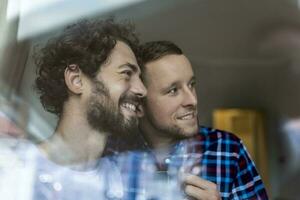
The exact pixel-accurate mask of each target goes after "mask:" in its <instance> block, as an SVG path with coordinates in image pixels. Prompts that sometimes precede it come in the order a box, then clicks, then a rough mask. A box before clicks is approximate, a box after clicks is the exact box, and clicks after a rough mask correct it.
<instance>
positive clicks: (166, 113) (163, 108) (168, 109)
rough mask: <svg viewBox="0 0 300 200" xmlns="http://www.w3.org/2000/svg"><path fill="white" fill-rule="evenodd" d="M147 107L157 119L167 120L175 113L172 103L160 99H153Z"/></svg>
mask: <svg viewBox="0 0 300 200" xmlns="http://www.w3.org/2000/svg"><path fill="white" fill-rule="evenodd" d="M148 109H150V110H149V112H151V113H152V116H153V117H154V118H155V119H156V120H159V121H169V120H170V119H171V118H173V116H174V115H175V113H176V108H175V107H174V105H172V104H170V103H168V102H162V101H155V102H154V103H152V104H151V105H149V106H148Z"/></svg>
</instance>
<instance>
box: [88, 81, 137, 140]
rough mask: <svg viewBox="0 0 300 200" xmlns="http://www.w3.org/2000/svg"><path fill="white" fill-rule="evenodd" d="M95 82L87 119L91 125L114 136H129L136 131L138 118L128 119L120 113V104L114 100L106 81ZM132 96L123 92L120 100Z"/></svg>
mask: <svg viewBox="0 0 300 200" xmlns="http://www.w3.org/2000/svg"><path fill="white" fill-rule="evenodd" d="M93 83H94V88H93V91H92V96H91V97H90V99H89V101H88V107H87V120H88V123H89V124H90V126H91V127H92V128H93V129H95V130H97V131H99V132H105V133H107V134H109V135H112V136H127V135H130V134H131V132H136V131H137V129H138V128H137V127H138V119H137V118H136V117H131V118H130V119H126V118H125V117H124V116H123V114H122V113H120V109H119V105H118V104H115V103H114V101H113V100H112V98H111V96H110V94H109V90H108V88H107V87H106V86H105V85H104V83H103V82H101V81H98V80H94V82H93ZM132 98H133V97H132V96H129V95H126V94H123V95H121V97H120V99H119V102H120V103H121V102H122V101H124V99H132Z"/></svg>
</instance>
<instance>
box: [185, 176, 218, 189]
mask: <svg viewBox="0 0 300 200" xmlns="http://www.w3.org/2000/svg"><path fill="white" fill-rule="evenodd" d="M183 182H184V183H185V184H188V185H194V186H196V187H200V188H202V189H207V190H217V185H216V184H215V183H213V182H211V181H208V180H205V179H203V178H200V177H198V176H196V175H193V174H186V175H185V176H184V177H183Z"/></svg>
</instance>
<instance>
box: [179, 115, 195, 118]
mask: <svg viewBox="0 0 300 200" xmlns="http://www.w3.org/2000/svg"><path fill="white" fill-rule="evenodd" d="M192 118H193V115H187V116H185V117H182V118H181V119H192Z"/></svg>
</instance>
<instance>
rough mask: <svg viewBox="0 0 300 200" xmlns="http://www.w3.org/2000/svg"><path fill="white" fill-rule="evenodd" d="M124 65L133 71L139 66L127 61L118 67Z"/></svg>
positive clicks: (137, 70) (137, 69) (120, 67)
mask: <svg viewBox="0 0 300 200" xmlns="http://www.w3.org/2000/svg"><path fill="white" fill-rule="evenodd" d="M125 67H129V68H130V69H131V70H132V71H134V72H139V67H138V66H137V65H135V64H132V63H129V62H127V63H125V64H123V65H120V66H119V69H122V68H125ZM139 73H140V72H139Z"/></svg>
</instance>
